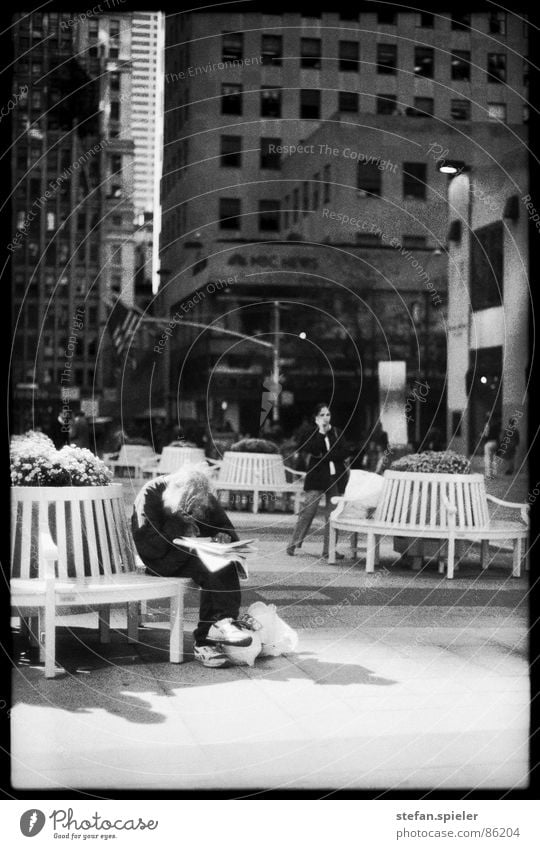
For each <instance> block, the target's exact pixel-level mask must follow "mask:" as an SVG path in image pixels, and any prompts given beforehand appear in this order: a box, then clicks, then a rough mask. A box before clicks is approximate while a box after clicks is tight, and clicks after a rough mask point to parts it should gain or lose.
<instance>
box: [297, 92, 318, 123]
mask: <svg viewBox="0 0 540 849" xmlns="http://www.w3.org/2000/svg"><path fill="white" fill-rule="evenodd" d="M320 117H321V92H320V91H319V89H318V88H302V89H300V118H315V119H319V118H320Z"/></svg>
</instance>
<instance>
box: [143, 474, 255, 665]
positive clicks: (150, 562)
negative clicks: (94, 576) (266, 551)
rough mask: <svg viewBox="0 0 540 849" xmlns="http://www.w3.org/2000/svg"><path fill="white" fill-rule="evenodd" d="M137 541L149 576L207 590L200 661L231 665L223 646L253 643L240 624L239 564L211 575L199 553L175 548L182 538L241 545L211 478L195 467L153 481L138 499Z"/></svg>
mask: <svg viewBox="0 0 540 849" xmlns="http://www.w3.org/2000/svg"><path fill="white" fill-rule="evenodd" d="M131 527H132V532H133V539H134V541H135V546H136V548H137V551H138V553H139V556H140V558H141V560H142V561H143V563H144V564H145V566H146V571H147V574H151V575H160V576H162V577H175V578H192V579H193V580H194V581H195V583H197V584H198V585H199V587H200V588H201V597H200V611H199V624H198V626H197V628H196V629H195V632H194V654H195V659H196V660H198V661H199V662H200V663H202V664H203V666H209V667H221V666H226V665H228V663H229V661H228V659H227V657H226V655H225V654H224V653H223V651H222V650H221V646H222V645H233V646H249V645H250V644H251V642H252V638H251V637H250V636H249V634H247V633H246V630H245V629H241V628H239V627H238V626H237V625H236V624H235V620H237V619H238V615H239V611H240V603H241V594H240V583H239V579H238V572H237V569H236V566H235V565H234V563H230V564H229V565H228V566H225V567H224V568H223V569H220V570H219V571H217V572H210V571H209V570H208V569H207V568H206V567H205V566H204V565H203V564H202V563H201V561H200V560H199V558H198V557H197V555H196V554H194V553H192V552H190V551H189V549H188V548H186V547H182V546H179V545H175V544H174V543H173V540H174V539H176V538H177V537H196V536H203V537H212V538H213V539H214V540H215V541H216V542H236V541H237V540H238V535H237V533H236V531H235V530H234V528H233V526H232V524H231V522H230V520H229V518H228V516H227V514H226V513H225V511H224V510H223V508H222V507H221V505H220V503H219V501H218V500H217V498H216V497H215V495H214V494H213V493H212V491H211V486H210V481H209V479H208V476H207V475H206V474H205V473H204V472H203V471H200V470H199V469H197V468H196V467H193V466H184V467H183V468H182V469H180V471H178V472H175V473H174V474H171V475H164V476H163V477H159V478H156V479H154V480H151V481H149V482H148V483H147V484H145V486H143V488H142V489H141V491H140V492H139V494H138V495H137V498H136V499H135V504H134V507H133V515H132V518H131Z"/></svg>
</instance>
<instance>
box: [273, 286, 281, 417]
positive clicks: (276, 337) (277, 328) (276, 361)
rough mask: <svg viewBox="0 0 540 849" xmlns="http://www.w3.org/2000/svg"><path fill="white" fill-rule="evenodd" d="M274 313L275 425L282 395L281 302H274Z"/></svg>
mask: <svg viewBox="0 0 540 849" xmlns="http://www.w3.org/2000/svg"><path fill="white" fill-rule="evenodd" d="M273 313H274V346H273V347H274V350H273V351H272V384H273V391H274V404H273V407H272V421H273V422H274V424H279V393H280V385H279V333H280V322H279V318H280V316H279V301H274V305H273Z"/></svg>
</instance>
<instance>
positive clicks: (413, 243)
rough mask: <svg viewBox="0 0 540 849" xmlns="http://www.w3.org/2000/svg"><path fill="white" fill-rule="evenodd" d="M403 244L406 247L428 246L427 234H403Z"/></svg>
mask: <svg viewBox="0 0 540 849" xmlns="http://www.w3.org/2000/svg"><path fill="white" fill-rule="evenodd" d="M401 245H402V247H404V248H420V249H421V248H425V247H426V246H427V242H426V237H425V236H403V237H402V239H401Z"/></svg>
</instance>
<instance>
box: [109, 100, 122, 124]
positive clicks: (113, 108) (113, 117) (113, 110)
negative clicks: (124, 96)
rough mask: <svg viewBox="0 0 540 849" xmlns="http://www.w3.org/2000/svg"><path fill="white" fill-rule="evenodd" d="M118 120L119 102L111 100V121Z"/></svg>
mask: <svg viewBox="0 0 540 849" xmlns="http://www.w3.org/2000/svg"><path fill="white" fill-rule="evenodd" d="M119 120H120V101H119V100H113V101H111V121H119Z"/></svg>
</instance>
